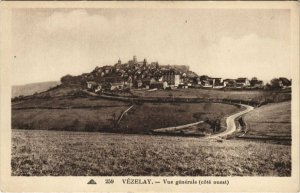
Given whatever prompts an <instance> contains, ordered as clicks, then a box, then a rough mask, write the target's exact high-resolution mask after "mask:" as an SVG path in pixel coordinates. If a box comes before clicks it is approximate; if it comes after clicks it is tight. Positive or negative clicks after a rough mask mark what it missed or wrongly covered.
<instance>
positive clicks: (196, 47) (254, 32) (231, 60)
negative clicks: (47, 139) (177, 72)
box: [12, 9, 291, 85]
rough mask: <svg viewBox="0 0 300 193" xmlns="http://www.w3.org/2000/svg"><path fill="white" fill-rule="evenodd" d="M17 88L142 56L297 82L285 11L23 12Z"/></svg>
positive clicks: (17, 38)
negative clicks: (292, 73)
mask: <svg viewBox="0 0 300 193" xmlns="http://www.w3.org/2000/svg"><path fill="white" fill-rule="evenodd" d="M12 34H13V36H12V37H13V38H12V51H13V57H14V58H13V64H12V66H13V68H12V69H13V72H12V77H13V78H12V84H13V85H20V84H27V83H33V82H43V81H52V80H60V78H61V77H62V76H64V75H66V74H71V75H79V74H82V73H86V72H91V71H92V70H93V69H94V68H95V67H96V66H103V65H113V64H115V63H116V62H117V60H118V59H119V58H120V59H121V60H122V62H127V61H128V60H130V59H132V57H133V56H134V55H136V57H137V59H138V60H139V61H142V60H143V59H144V58H146V59H147V60H148V62H151V61H158V62H159V63H160V64H178V65H189V66H190V70H192V71H194V72H196V73H197V74H198V75H208V76H212V77H221V78H238V77H248V78H251V77H258V78H259V79H262V80H265V81H266V80H270V79H272V78H274V77H282V76H283V77H288V78H291V72H290V71H291V61H290V49H291V48H290V43H291V42H290V12H289V10H284V9H264V10H257V9H252V10H247V9H243V10H237V9H226V10H225V9H215V10H214V9H15V10H14V11H13V14H12Z"/></svg>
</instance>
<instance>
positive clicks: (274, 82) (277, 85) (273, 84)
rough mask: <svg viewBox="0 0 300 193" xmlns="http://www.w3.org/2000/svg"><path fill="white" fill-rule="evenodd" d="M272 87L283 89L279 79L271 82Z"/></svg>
mask: <svg viewBox="0 0 300 193" xmlns="http://www.w3.org/2000/svg"><path fill="white" fill-rule="evenodd" d="M270 86H271V88H272V89H278V88H280V87H281V85H280V80H279V79H278V78H273V79H272V80H271V82H270Z"/></svg>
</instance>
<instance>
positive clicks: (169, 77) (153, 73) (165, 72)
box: [86, 56, 286, 92]
mask: <svg viewBox="0 0 300 193" xmlns="http://www.w3.org/2000/svg"><path fill="white" fill-rule="evenodd" d="M86 76H87V77H86V79H87V80H88V81H87V82H86V83H87V88H88V89H89V90H91V91H94V92H99V91H103V90H110V91H113V90H124V89H133V88H134V89H173V88H214V89H219V88H224V87H227V88H236V89H239V88H264V83H263V81H261V80H258V79H257V78H253V79H251V80H249V79H248V78H237V79H224V80H223V79H222V78H211V77H208V76H198V75H197V74H195V73H194V72H192V71H189V68H188V66H183V65H173V66H170V65H164V66H163V65H159V64H158V62H152V63H148V62H147V60H146V59H144V60H143V61H140V62H139V61H137V58H136V57H135V56H134V57H133V59H132V60H129V61H128V62H127V63H124V64H122V63H121V60H120V59H119V60H118V62H117V63H116V64H115V65H114V66H103V67H96V68H95V70H94V71H93V72H92V73H90V74H86ZM279 80H280V83H281V84H285V83H286V80H285V78H279Z"/></svg>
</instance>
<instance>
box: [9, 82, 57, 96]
mask: <svg viewBox="0 0 300 193" xmlns="http://www.w3.org/2000/svg"><path fill="white" fill-rule="evenodd" d="M59 84H60V81H49V82H38V83H32V84H25V85H15V86H12V93H11V97H12V98H13V97H16V96H20V95H23V96H27V95H32V94H34V93H35V92H37V93H39V92H43V91H46V90H48V89H49V88H51V87H54V86H56V85H59Z"/></svg>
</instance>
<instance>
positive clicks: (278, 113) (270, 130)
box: [244, 101, 291, 141]
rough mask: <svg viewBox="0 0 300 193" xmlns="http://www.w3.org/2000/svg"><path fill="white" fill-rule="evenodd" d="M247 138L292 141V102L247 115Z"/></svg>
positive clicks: (271, 105)
mask: <svg viewBox="0 0 300 193" xmlns="http://www.w3.org/2000/svg"><path fill="white" fill-rule="evenodd" d="M244 120H245V121H246V122H247V124H248V129H249V130H248V132H247V133H246V135H245V136H244V137H245V138H253V139H268V140H274V141H282V140H284V141H290V140H291V101H288V102H282V103H276V104H268V105H265V106H262V107H260V108H257V109H255V110H254V111H252V112H250V113H248V114H246V115H245V116H244Z"/></svg>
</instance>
